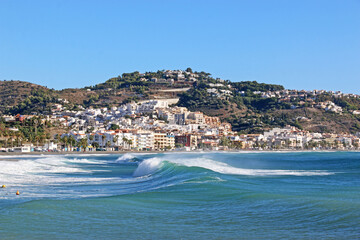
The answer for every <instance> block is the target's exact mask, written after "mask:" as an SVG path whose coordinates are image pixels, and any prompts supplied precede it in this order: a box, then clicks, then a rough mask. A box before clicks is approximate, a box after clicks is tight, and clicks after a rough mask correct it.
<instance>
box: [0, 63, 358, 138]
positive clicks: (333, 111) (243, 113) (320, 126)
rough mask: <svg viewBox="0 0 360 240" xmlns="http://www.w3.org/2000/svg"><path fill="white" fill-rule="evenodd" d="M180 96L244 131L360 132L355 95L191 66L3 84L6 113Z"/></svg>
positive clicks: (193, 107) (45, 111) (0, 94)
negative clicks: (92, 80)
mask: <svg viewBox="0 0 360 240" xmlns="http://www.w3.org/2000/svg"><path fill="white" fill-rule="evenodd" d="M176 98H178V99H179V101H178V103H177V105H179V106H184V107H187V108H189V109H190V110H192V111H202V112H204V113H205V114H207V115H210V116H219V117H220V118H221V119H222V120H225V121H228V122H229V123H231V124H232V126H233V129H234V130H236V131H240V132H244V133H258V132H262V131H263V130H264V129H269V128H273V127H278V126H285V125H287V124H290V125H293V126H297V127H298V128H302V129H306V130H309V131H319V132H337V133H341V132H351V133H354V132H359V131H360V114H357V113H360V112H358V110H359V109H360V98H359V96H357V95H353V94H342V93H340V92H326V91H320V90H318V91H316V90H314V91H303V90H300V91H299V90H287V89H285V88H284V87H283V86H281V85H274V84H265V83H257V82H254V81H253V82H250V81H245V82H231V81H229V80H222V79H219V78H213V77H212V76H211V74H209V73H205V72H193V71H192V69H190V68H188V69H186V70H185V71H182V70H161V71H157V72H146V73H139V72H133V73H124V74H122V75H121V76H117V77H114V78H111V79H109V80H107V81H105V82H104V83H100V84H97V85H95V86H88V87H84V88H80V89H76V88H74V89H63V90H60V91H58V90H54V89H48V88H46V87H44V86H40V85H36V84H32V83H28V82H22V81H0V102H1V104H0V111H1V112H2V113H3V114H17V113H20V114H50V113H51V112H52V109H53V108H55V107H57V106H59V105H61V106H62V108H63V109H67V110H77V109H80V108H86V107H90V106H91V107H94V108H96V107H110V106H119V105H121V104H124V103H127V102H130V101H135V102H138V101H142V100H147V99H176Z"/></svg>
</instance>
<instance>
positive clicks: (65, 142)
mask: <svg viewBox="0 0 360 240" xmlns="http://www.w3.org/2000/svg"><path fill="white" fill-rule="evenodd" d="M68 139H69V138H68V136H66V135H65V136H63V137H62V138H61V142H63V143H64V148H65V149H66V150H67V143H68Z"/></svg>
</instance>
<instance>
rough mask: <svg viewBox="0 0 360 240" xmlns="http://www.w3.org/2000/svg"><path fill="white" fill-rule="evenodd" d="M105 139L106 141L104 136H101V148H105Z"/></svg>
mask: <svg viewBox="0 0 360 240" xmlns="http://www.w3.org/2000/svg"><path fill="white" fill-rule="evenodd" d="M105 139H106V136H105V135H102V136H101V140H102V147H103V148H104V147H105Z"/></svg>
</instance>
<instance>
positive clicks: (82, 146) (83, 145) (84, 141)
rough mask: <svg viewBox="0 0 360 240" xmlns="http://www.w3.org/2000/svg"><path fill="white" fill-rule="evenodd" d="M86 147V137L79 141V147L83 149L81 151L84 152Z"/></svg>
mask: <svg viewBox="0 0 360 240" xmlns="http://www.w3.org/2000/svg"><path fill="white" fill-rule="evenodd" d="M87 146H88V139H87V137H85V138H82V139H80V147H81V148H82V149H83V151H84V152H85V151H86V148H87Z"/></svg>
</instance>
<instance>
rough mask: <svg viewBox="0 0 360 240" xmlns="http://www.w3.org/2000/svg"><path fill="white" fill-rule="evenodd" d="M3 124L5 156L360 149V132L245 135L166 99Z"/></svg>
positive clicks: (57, 111) (6, 119)
mask: <svg viewBox="0 0 360 240" xmlns="http://www.w3.org/2000/svg"><path fill="white" fill-rule="evenodd" d="M1 121H2V125H1V129H0V130H1V136H0V144H1V146H0V147H1V151H2V152H73V151H81V152H94V151H191V150H215V151H217V150H359V149H360V148H359V147H360V132H359V133H356V134H348V133H344V134H335V133H318V132H309V131H305V130H301V129H298V128H296V127H295V126H289V125H288V126H284V127H282V128H278V127H277V128H272V129H267V130H264V132H263V133H260V134H242V133H240V132H234V131H232V128H231V125H230V124H229V123H227V122H222V121H221V120H220V119H219V117H210V116H206V115H205V114H203V113H202V112H199V111H197V112H191V111H189V110H188V109H187V108H185V107H178V106H174V105H173V102H171V100H166V99H165V100H148V101H143V102H138V103H135V102H131V103H127V104H124V105H121V106H119V107H111V108H97V109H95V108H88V109H82V110H78V111H70V110H66V109H64V108H63V107H62V105H61V104H57V105H54V107H53V109H52V113H51V115H44V116H38V115H20V114H17V115H15V116H12V115H3V116H2V117H1ZM31 124H32V125H33V126H34V130H33V131H40V128H41V127H44V126H52V127H53V128H55V129H59V130H60V129H62V131H59V133H56V134H51V133H49V132H47V133H45V131H44V132H43V133H41V134H39V135H38V136H36V137H35V138H33V139H29V138H26V136H25V135H24V134H23V132H24V130H22V131H20V130H21V129H24V126H25V125H31ZM6 126H11V127H6Z"/></svg>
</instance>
